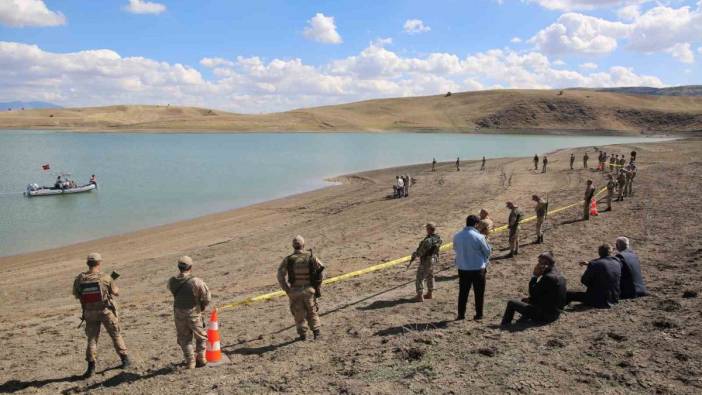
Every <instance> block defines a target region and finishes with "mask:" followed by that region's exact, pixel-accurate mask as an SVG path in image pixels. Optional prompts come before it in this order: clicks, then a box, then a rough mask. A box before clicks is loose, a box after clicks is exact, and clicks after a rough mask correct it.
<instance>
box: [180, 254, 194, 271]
mask: <svg viewBox="0 0 702 395" xmlns="http://www.w3.org/2000/svg"><path fill="white" fill-rule="evenodd" d="M191 267H193V259H192V258H190V257H189V256H187V255H183V256H182V257H180V258H178V269H182V270H188V269H190V268H191Z"/></svg>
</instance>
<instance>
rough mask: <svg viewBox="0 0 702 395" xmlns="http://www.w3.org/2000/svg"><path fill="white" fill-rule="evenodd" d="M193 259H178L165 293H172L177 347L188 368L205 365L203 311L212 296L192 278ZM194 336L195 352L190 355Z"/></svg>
mask: <svg viewBox="0 0 702 395" xmlns="http://www.w3.org/2000/svg"><path fill="white" fill-rule="evenodd" d="M192 269H193V260H192V259H191V258H190V257H189V256H182V257H180V258H178V270H179V271H180V274H178V275H177V276H174V277H171V278H170V280H168V290H169V291H171V294H173V319H174V321H175V327H176V334H177V337H178V345H180V348H181V349H182V350H183V357H184V358H185V366H186V367H187V368H188V369H194V368H195V367H198V368H200V367H203V366H205V365H207V360H206V359H205V347H206V345H207V330H206V329H205V321H204V319H203V317H202V312H203V311H204V310H205V308H207V305H209V304H210V301H211V299H212V296H211V295H210V290H209V288H207V284H205V282H204V281H202V280H201V279H199V278H197V277H193V275H192ZM193 337H194V338H195V350H194V352H193Z"/></svg>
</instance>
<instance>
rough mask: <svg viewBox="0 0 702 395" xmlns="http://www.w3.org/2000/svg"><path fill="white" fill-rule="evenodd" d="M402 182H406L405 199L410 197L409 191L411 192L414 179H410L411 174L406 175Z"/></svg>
mask: <svg viewBox="0 0 702 395" xmlns="http://www.w3.org/2000/svg"><path fill="white" fill-rule="evenodd" d="M402 180H403V181H404V182H405V189H404V193H405V197H409V190H410V184H411V183H412V179H411V178H410V176H409V174H405V175H404V176H402Z"/></svg>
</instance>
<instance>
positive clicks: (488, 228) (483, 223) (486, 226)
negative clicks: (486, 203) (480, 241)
mask: <svg viewBox="0 0 702 395" xmlns="http://www.w3.org/2000/svg"><path fill="white" fill-rule="evenodd" d="M494 227H495V224H494V223H493V222H492V219H491V218H490V214H489V213H488V212H487V210H485V209H484V208H483V209H480V222H478V225H476V226H475V228H476V229H478V232H480V234H481V235H483V236H485V239H487V238H488V236H490V232H492V228H494Z"/></svg>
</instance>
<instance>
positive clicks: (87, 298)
mask: <svg viewBox="0 0 702 395" xmlns="http://www.w3.org/2000/svg"><path fill="white" fill-rule="evenodd" d="M86 263H87V265H88V271H87V272H84V273H81V274H79V275H78V276H77V277H76V279H75V281H74V282H73V296H75V297H76V299H79V300H80V304H81V306H82V307H83V319H84V320H85V334H86V335H87V337H88V346H87V347H86V351H85V359H86V360H87V361H88V369H87V370H86V371H85V374H84V375H83V377H90V376H92V375H93V374H94V373H95V358H96V354H97V341H98V337H99V336H100V326H104V327H105V329H106V330H107V334H109V335H110V337H111V338H112V343H113V345H114V347H115V351H117V354H118V355H119V358H120V359H121V360H122V366H121V367H122V369H125V368H128V367H129V366H130V365H131V363H130V361H129V357H128V356H127V346H126V345H125V344H124V340H123V339H122V335H121V334H120V327H119V319H118V315H117V307H116V305H115V303H114V301H113V298H114V297H116V296H118V295H119V288H118V287H117V284H115V283H114V281H113V280H114V279H116V278H117V277H119V275H118V274H117V273H115V272H112V275H111V276H108V275H107V274H104V273H102V272H100V265H101V263H102V256H100V254H98V253H96V252H94V253H91V254H90V255H88V258H87V261H86Z"/></svg>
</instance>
